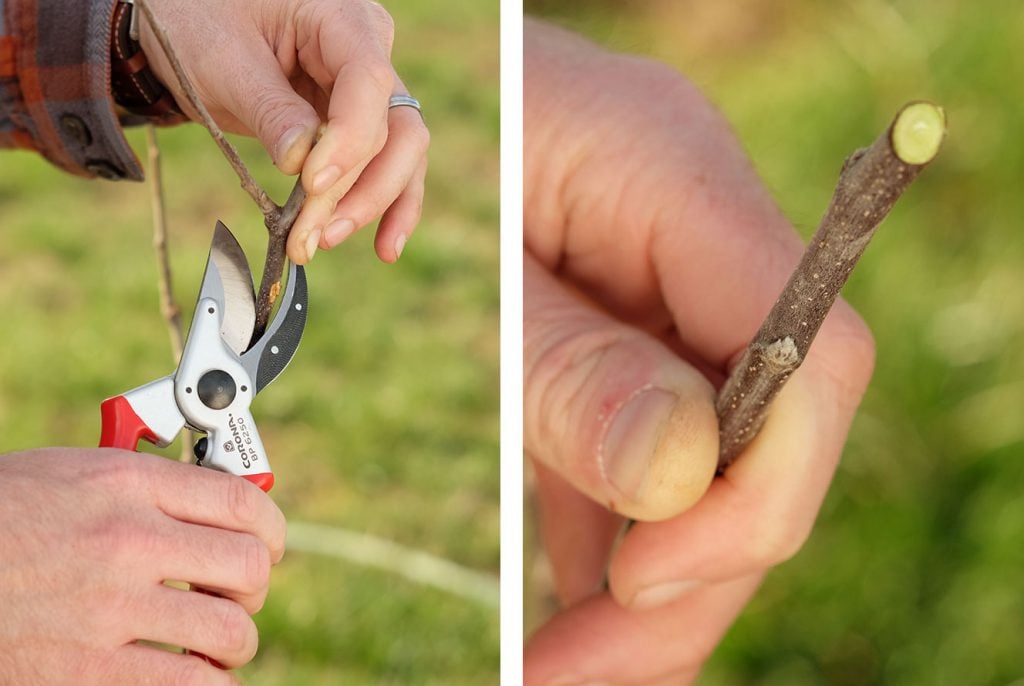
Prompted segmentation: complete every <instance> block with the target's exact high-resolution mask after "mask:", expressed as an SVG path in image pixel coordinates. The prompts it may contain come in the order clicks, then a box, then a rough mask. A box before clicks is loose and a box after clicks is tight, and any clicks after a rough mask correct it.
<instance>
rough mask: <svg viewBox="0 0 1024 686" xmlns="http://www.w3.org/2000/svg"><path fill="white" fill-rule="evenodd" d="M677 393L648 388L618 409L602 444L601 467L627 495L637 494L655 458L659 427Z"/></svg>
mask: <svg viewBox="0 0 1024 686" xmlns="http://www.w3.org/2000/svg"><path fill="white" fill-rule="evenodd" d="M678 401H679V396H677V395H676V394H675V393H671V392H669V391H666V390H664V389H661V388H648V389H646V390H643V391H641V392H640V393H638V394H637V395H635V396H633V397H632V398H630V399H629V400H628V401H627V402H626V404H625V405H623V406H622V408H621V409H620V410H619V411H618V413H617V414H616V415H615V417H614V419H613V420H612V423H611V426H609V427H608V433H607V434H605V438H604V444H603V445H602V446H601V453H600V458H601V468H602V470H603V473H604V477H605V479H607V480H608V483H610V484H611V485H612V486H613V487H615V488H616V489H617V490H618V491H619V492H620V493H621V494H622V495H624V496H626V497H627V498H632V497H635V496H636V495H638V494H639V492H640V489H641V488H642V486H643V484H644V479H645V477H646V476H647V474H648V467H649V466H650V463H651V459H652V458H653V457H654V450H655V448H656V447H657V445H658V438H659V437H660V435H661V429H662V426H663V425H664V424H665V422H666V420H668V418H669V416H671V414H672V409H673V408H674V407H675V405H676V403H677V402H678Z"/></svg>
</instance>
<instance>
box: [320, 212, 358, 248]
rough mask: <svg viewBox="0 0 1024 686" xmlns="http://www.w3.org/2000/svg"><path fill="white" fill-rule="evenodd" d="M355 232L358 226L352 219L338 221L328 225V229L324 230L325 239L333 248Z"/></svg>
mask: <svg viewBox="0 0 1024 686" xmlns="http://www.w3.org/2000/svg"><path fill="white" fill-rule="evenodd" d="M355 230H356V224H355V222H354V221H352V220H351V219H338V220H336V221H333V222H331V223H330V224H328V225H327V228H326V229H324V238H325V239H326V240H327V245H329V246H331V247H332V248H333V247H334V246H336V245H337V244H338V243H341V242H342V241H343V240H345V239H346V238H348V237H349V236H351V235H352V232H353V231H355Z"/></svg>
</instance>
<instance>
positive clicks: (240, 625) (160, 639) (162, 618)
mask: <svg viewBox="0 0 1024 686" xmlns="http://www.w3.org/2000/svg"><path fill="white" fill-rule="evenodd" d="M148 600H149V607H150V612H148V613H145V614H144V615H142V616H140V617H139V618H138V619H139V625H138V626H133V627H130V628H129V630H130V631H132V634H133V635H134V636H137V637H138V638H139V639H144V640H147V641H155V642H157V643H166V644H168V645H173V646H181V647H182V648H186V649H188V650H190V651H192V652H195V653H200V654H202V655H205V656H207V657H209V658H211V659H213V660H216V661H217V662H219V663H220V664H222V665H224V666H225V667H228V668H231V669H234V668H236V667H241V666H242V665H245V664H247V663H248V662H249V661H250V660H252V658H253V657H254V656H255V655H256V649H257V648H258V647H259V635H258V633H257V631H256V624H255V623H254V622H253V621H252V618H251V617H250V616H249V615H248V614H247V613H246V611H245V610H244V609H243V608H242V606H240V605H239V604H238V603H235V602H232V601H230V600H227V599H225V598H219V597H217V596H215V595H210V594H207V593H197V592H195V591H183V590H181V589H177V588H171V587H169V586H162V585H161V586H156V587H154V588H153V592H152V594H151V596H150V597H149V598H148Z"/></svg>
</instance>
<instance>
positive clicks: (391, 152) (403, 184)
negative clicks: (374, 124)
mask: <svg viewBox="0 0 1024 686" xmlns="http://www.w3.org/2000/svg"><path fill="white" fill-rule="evenodd" d="M429 144H430V133H429V132H428V131H427V127H426V126H425V125H424V124H423V119H422V117H420V115H419V113H418V112H416V111H415V110H413V109H412V108H409V107H395V108H393V109H392V110H391V114H390V117H389V129H388V142H387V144H386V145H385V146H384V149H383V150H381V152H380V154H379V155H377V156H376V157H375V158H374V159H373V161H372V162H370V164H369V165H367V167H366V169H364V170H363V173H362V174H361V175H360V176H359V180H358V181H356V183H355V185H353V186H352V188H351V189H350V190H349V191H348V193H346V194H345V196H344V197H343V198H341V201H340V202H339V203H338V205H337V207H335V208H334V212H333V214H332V216H331V222H330V223H329V224H328V225H327V226H326V228H325V229H324V232H323V239H322V240H321V241H320V245H321V247H327V248H333V247H334V246H336V245H338V244H339V243H341V241H343V240H345V239H346V238H348V237H349V236H350V235H351V234H352V232H353V231H355V230H356V229H359V228H362V227H363V226H366V225H367V224H369V223H370V222H371V221H373V220H374V219H375V218H377V217H379V216H380V215H382V214H383V213H384V211H385V210H386V209H388V207H389V206H391V205H392V203H394V202H395V199H396V198H398V197H399V195H401V194H402V192H403V191H405V190H406V189H407V188H409V187H410V186H411V184H412V181H413V179H414V177H417V176H418V175H420V172H421V171H422V172H423V173H424V174H425V172H426V167H425V156H426V152H427V147H428V146H429ZM412 190H413V191H416V190H417V189H416V188H412ZM418 190H419V194H420V196H419V198H418V201H417V203H416V204H417V205H419V204H421V203H422V184H419V186H418ZM392 244H393V241H392Z"/></svg>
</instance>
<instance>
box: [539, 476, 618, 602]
mask: <svg viewBox="0 0 1024 686" xmlns="http://www.w3.org/2000/svg"><path fill="white" fill-rule="evenodd" d="M532 463H533V467H534V471H535V473H536V476H537V481H536V483H537V499H538V504H539V509H540V536H541V540H542V541H543V543H544V550H545V552H546V553H547V558H548V562H549V563H550V564H551V570H552V572H553V574H554V578H555V588H556V590H557V591H558V597H559V599H560V600H561V601H562V605H563V607H570V606H572V605H575V604H576V603H578V602H580V601H581V600H583V599H584V598H589V597H590V596H592V595H595V594H596V593H598V592H600V591H601V590H603V588H604V579H605V574H606V572H607V569H608V554H609V552H610V551H611V549H612V545H613V544H614V543H615V538H616V537H617V536H618V534H619V531H620V530H621V529H622V517H620V516H619V515H616V514H615V513H613V512H609V511H608V510H607V509H605V508H604V507H602V506H600V505H598V504H597V503H595V502H594V501H593V500H590V499H589V498H587V497H586V496H584V495H583V494H581V493H580V492H579V491H577V490H576V489H575V488H573V487H572V486H571V485H569V484H568V483H567V482H566V481H565V479H563V478H561V477H560V476H558V474H556V473H555V472H553V471H551V470H550V469H548V468H547V467H545V466H544V465H543V464H541V463H540V462H537V461H536V460H532Z"/></svg>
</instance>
